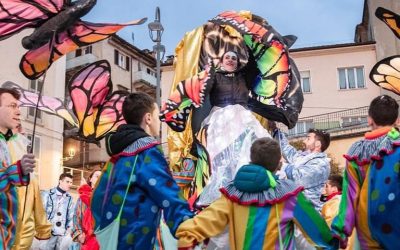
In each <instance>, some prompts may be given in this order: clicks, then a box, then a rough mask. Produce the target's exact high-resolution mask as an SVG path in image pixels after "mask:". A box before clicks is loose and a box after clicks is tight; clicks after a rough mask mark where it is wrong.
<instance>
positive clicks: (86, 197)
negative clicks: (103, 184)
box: [71, 170, 101, 250]
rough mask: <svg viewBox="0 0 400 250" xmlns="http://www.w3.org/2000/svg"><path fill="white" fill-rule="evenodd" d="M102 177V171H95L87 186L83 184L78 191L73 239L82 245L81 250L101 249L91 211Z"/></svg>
mask: <svg viewBox="0 0 400 250" xmlns="http://www.w3.org/2000/svg"><path fill="white" fill-rule="evenodd" d="M100 175H101V171H100V170H95V171H93V172H92V173H91V174H90V176H89V178H88V181H87V184H83V185H82V186H80V187H79V189H78V192H79V199H78V200H77V202H76V205H75V212H74V219H73V227H72V232H71V237H72V239H73V240H74V241H76V242H79V243H80V246H81V247H80V249H81V250H98V249H100V246H99V243H98V242H97V240H96V235H95V234H94V223H93V216H92V211H91V210H90V198H91V197H92V192H93V188H94V187H95V185H96V183H97V180H98V178H99V177H100Z"/></svg>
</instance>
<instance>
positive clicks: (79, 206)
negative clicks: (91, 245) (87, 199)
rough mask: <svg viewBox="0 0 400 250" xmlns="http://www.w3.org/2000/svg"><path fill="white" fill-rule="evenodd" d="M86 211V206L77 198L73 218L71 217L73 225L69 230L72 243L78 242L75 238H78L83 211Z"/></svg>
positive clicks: (80, 231)
mask: <svg viewBox="0 0 400 250" xmlns="http://www.w3.org/2000/svg"><path fill="white" fill-rule="evenodd" d="M86 209H87V207H86V205H85V204H84V203H83V202H82V200H81V199H80V198H79V199H78V200H77V201H76V205H75V211H74V217H73V225H72V230H71V237H72V239H73V240H74V241H78V240H77V239H76V237H78V236H79V235H80V234H81V233H82V226H81V225H82V217H83V214H82V213H83V211H85V210H86Z"/></svg>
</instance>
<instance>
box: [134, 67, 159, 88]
mask: <svg viewBox="0 0 400 250" xmlns="http://www.w3.org/2000/svg"><path fill="white" fill-rule="evenodd" d="M132 81H133V82H134V83H135V82H140V81H143V82H146V83H148V84H150V85H152V86H156V85H157V83H156V81H157V79H156V77H155V76H153V75H150V74H149V73H147V71H144V70H141V71H136V72H133V79H132Z"/></svg>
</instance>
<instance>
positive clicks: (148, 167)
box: [91, 136, 192, 250]
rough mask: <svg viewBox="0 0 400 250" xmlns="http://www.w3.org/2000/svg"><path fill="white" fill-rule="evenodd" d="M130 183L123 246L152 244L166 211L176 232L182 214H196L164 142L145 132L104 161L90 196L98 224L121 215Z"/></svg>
mask: <svg viewBox="0 0 400 250" xmlns="http://www.w3.org/2000/svg"><path fill="white" fill-rule="evenodd" d="M135 161H136V164H134V162H135ZM134 165H135V169H134V171H133V176H132V178H131V182H130V183H129V179H130V178H129V177H130V175H131V173H132V167H133V166H134ZM128 185H129V189H128V195H127V198H126V200H125V203H124V206H123V209H122V214H121V218H120V229H119V237H118V249H124V250H128V249H140V250H147V249H149V250H150V249H153V246H154V243H155V240H156V231H157V228H158V227H159V224H160V218H161V214H163V217H164V220H165V222H166V224H167V225H168V227H169V228H170V230H171V233H172V234H173V235H175V231H176V229H177V227H178V226H179V224H180V223H181V222H182V221H183V220H185V219H188V218H190V217H192V213H191V212H190V211H189V207H188V204H187V202H186V200H185V199H184V198H183V196H182V195H181V194H180V190H179V187H178V186H177V184H176V182H175V180H174V179H173V178H172V176H171V173H170V171H169V168H168V164H167V161H166V160H165V158H164V155H163V152H162V150H161V147H160V146H159V143H158V142H157V141H156V140H155V139H154V138H152V137H149V136H146V137H142V138H139V139H137V140H136V141H134V142H133V143H132V144H131V145H129V146H128V147H126V148H125V149H124V150H123V151H122V152H121V153H119V154H117V155H114V156H113V157H112V158H111V159H110V161H109V162H108V163H107V164H106V166H105V167H104V169H103V173H102V175H101V177H100V179H99V181H98V185H97V187H96V188H95V190H94V192H93V196H92V201H91V209H92V213H93V217H94V219H95V224H96V225H95V228H96V230H98V229H103V228H105V227H106V226H108V225H109V224H110V223H112V222H113V220H114V219H115V218H116V217H117V215H118V213H119V211H120V208H121V205H122V202H123V199H124V196H125V193H126V188H127V187H128Z"/></svg>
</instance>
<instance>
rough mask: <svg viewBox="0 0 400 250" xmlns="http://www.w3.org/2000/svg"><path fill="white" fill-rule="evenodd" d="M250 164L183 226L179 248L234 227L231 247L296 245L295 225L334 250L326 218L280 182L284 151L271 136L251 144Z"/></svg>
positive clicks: (286, 182) (256, 249) (295, 190)
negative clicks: (280, 167)
mask: <svg viewBox="0 0 400 250" xmlns="http://www.w3.org/2000/svg"><path fill="white" fill-rule="evenodd" d="M250 151H251V155H250V158H251V164H249V165H245V166H243V167H241V168H240V169H239V171H238V173H237V174H236V176H235V179H234V180H233V182H231V183H230V184H229V185H227V186H226V187H224V188H222V189H221V192H222V197H221V198H219V199H218V200H217V201H215V202H214V203H212V204H211V205H210V206H209V207H207V208H206V209H204V210H203V211H202V212H200V213H199V214H198V215H197V216H196V217H194V218H193V219H189V220H187V221H184V222H183V223H182V224H181V225H180V226H179V228H178V230H177V233H176V237H178V238H179V242H178V246H179V247H180V249H182V250H183V249H192V248H193V247H194V246H195V245H196V244H198V243H200V242H202V241H203V240H205V239H207V238H209V237H212V236H215V235H218V234H219V233H221V232H222V231H223V230H224V229H225V227H226V226H227V225H229V232H230V234H229V237H230V239H229V240H230V248H231V250H236V249H251V250H261V249H294V236H293V235H294V225H295V224H296V225H297V226H298V228H300V230H301V231H302V232H303V233H304V234H305V235H307V236H308V237H307V239H309V240H310V243H311V244H312V245H315V246H320V247H326V248H332V249H335V247H337V246H336V245H337V244H336V242H337V241H336V240H335V239H333V238H332V235H331V233H330V232H329V227H328V226H327V224H326V222H325V221H324V219H323V218H322V217H321V216H320V214H319V213H318V212H317V211H316V210H315V209H314V207H313V205H312V203H311V202H310V201H308V200H307V199H306V198H305V196H304V194H303V193H302V190H303V187H299V186H297V185H296V184H295V183H294V182H293V181H291V180H288V179H286V180H277V178H276V177H275V176H274V172H275V171H276V170H277V168H278V166H279V161H280V159H281V152H280V147H279V144H278V142H276V141H274V140H273V139H270V138H261V139H258V140H256V141H255V142H254V143H253V145H252V146H251V149H250Z"/></svg>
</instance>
